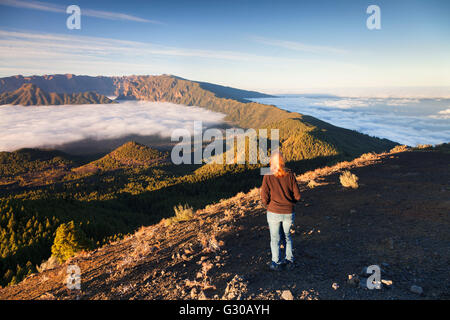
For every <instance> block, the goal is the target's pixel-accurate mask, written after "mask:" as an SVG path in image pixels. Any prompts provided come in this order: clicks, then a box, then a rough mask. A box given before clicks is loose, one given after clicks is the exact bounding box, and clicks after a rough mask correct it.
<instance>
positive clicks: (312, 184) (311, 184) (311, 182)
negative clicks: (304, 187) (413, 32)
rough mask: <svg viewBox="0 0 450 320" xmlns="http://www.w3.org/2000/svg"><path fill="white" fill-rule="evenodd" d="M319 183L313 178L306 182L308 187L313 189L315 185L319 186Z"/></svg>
mask: <svg viewBox="0 0 450 320" xmlns="http://www.w3.org/2000/svg"><path fill="white" fill-rule="evenodd" d="M319 185H320V184H319V183H317V182H316V181H315V180H314V179H312V180H309V182H308V188H310V189H314V188H315V187H317V186H319Z"/></svg>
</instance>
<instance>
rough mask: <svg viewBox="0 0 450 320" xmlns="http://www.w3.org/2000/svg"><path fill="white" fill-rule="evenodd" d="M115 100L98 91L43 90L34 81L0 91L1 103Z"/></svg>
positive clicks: (58, 103)
mask: <svg viewBox="0 0 450 320" xmlns="http://www.w3.org/2000/svg"><path fill="white" fill-rule="evenodd" d="M108 103H116V102H115V101H113V100H111V99H109V98H107V97H105V96H104V95H101V94H98V93H96V92H92V91H87V92H83V93H71V94H68V93H56V92H50V93H47V92H46V91H44V90H42V89H41V88H39V87H38V86H36V85H35V84H32V83H24V84H23V85H22V86H21V87H20V88H19V89H17V90H15V91H7V92H3V93H0V105H5V104H10V105H22V106H44V105H45V106H49V105H69V104H108Z"/></svg>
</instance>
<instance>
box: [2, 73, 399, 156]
mask: <svg viewBox="0 0 450 320" xmlns="http://www.w3.org/2000/svg"><path fill="white" fill-rule="evenodd" d="M26 82H31V83H39V84H40V85H41V86H42V88H50V87H51V88H53V89H54V90H55V91H56V92H58V91H59V92H61V91H63V92H64V90H70V92H73V91H78V90H80V89H86V88H89V90H94V91H96V92H99V93H103V94H105V93H106V94H114V95H116V96H118V98H117V99H118V100H120V99H131V100H146V101H166V102H172V103H177V104H184V105H188V106H199V107H203V108H206V109H209V110H212V111H216V112H221V113H224V114H226V118H225V120H227V121H228V122H230V123H231V124H232V125H234V126H239V127H241V128H254V129H264V128H267V129H271V128H273V129H279V130H280V140H281V141H280V142H281V143H282V148H283V151H284V153H285V155H286V158H287V160H303V159H312V158H316V157H325V156H336V155H344V156H357V155H359V154H362V153H365V152H372V151H375V152H381V151H384V150H388V149H391V148H392V147H394V146H395V145H396V143H395V142H392V141H389V140H387V139H379V138H375V137H371V136H368V135H366V134H362V133H359V132H357V131H353V130H348V129H344V128H340V127H336V126H333V125H331V124H329V123H326V122H324V121H321V120H319V119H316V118H313V117H311V116H306V115H302V114H299V113H296V112H289V111H286V110H283V109H280V108H278V107H276V106H273V105H265V104H261V103H256V102H250V101H247V100H246V98H251V97H264V96H268V95H264V94H262V93H258V92H254V91H245V90H239V89H235V88H230V87H224V86H219V85H215V84H211V83H205V82H196V81H190V80H186V79H183V78H180V77H175V76H170V75H160V76H124V77H88V76H74V75H54V76H33V77H26V78H25V77H22V76H15V77H9V78H1V79H0V84H1V86H0V88H1V90H3V88H4V87H8V88H10V87H14V86H18V85H19V84H23V83H26ZM71 85H73V87H70V86H71ZM68 86H69V87H70V88H69V89H68Z"/></svg>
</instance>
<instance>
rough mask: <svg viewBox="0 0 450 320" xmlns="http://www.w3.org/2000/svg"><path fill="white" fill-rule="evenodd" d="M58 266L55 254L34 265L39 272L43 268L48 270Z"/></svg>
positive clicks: (42, 270)
mask: <svg viewBox="0 0 450 320" xmlns="http://www.w3.org/2000/svg"><path fill="white" fill-rule="evenodd" d="M57 266H59V262H58V258H56V257H55V256H50V258H48V260H47V261H44V262H42V263H41V265H40V266H36V269H37V271H38V272H39V273H41V272H44V271H45V270H50V269H53V268H56V267H57Z"/></svg>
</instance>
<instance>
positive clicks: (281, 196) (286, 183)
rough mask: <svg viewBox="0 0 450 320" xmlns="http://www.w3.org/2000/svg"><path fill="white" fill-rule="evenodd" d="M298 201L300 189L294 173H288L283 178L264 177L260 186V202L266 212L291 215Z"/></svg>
mask: <svg viewBox="0 0 450 320" xmlns="http://www.w3.org/2000/svg"><path fill="white" fill-rule="evenodd" d="M299 200H300V189H299V188H298V184H297V180H296V179H295V175H294V173H292V172H291V171H288V174H287V175H286V176H284V177H276V176H274V175H264V178H263V182H262V186H261V201H262V203H263V204H264V206H265V207H266V208H267V210H268V211H270V212H274V213H292V212H294V206H295V203H296V202H297V201H299Z"/></svg>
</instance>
